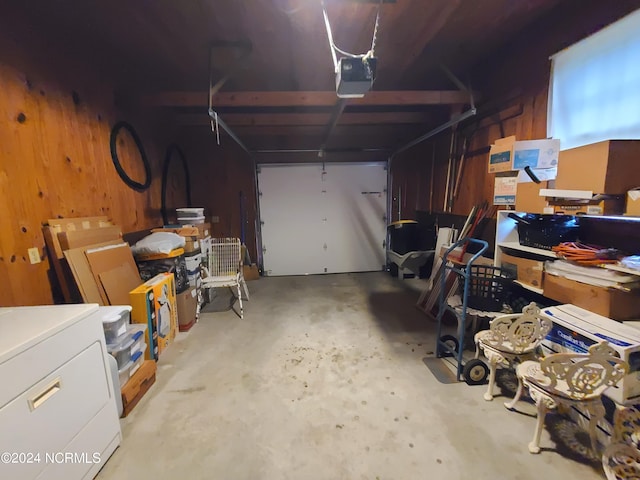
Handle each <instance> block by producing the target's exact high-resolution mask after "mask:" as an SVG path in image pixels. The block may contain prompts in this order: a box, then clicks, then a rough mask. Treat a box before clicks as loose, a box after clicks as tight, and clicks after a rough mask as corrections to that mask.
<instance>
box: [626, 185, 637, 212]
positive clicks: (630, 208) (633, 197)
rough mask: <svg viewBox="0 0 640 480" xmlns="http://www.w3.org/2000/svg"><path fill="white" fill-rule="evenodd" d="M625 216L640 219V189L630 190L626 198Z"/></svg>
mask: <svg viewBox="0 0 640 480" xmlns="http://www.w3.org/2000/svg"><path fill="white" fill-rule="evenodd" d="M626 199H627V201H626V207H625V210H624V214H625V215H631V216H633V217H640V189H638V190H629V191H628V192H627V197H626Z"/></svg>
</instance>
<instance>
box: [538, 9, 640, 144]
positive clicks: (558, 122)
mask: <svg viewBox="0 0 640 480" xmlns="http://www.w3.org/2000/svg"><path fill="white" fill-rule="evenodd" d="M547 135H548V136H549V137H552V138H558V139H560V147H561V150H566V149H569V148H574V147H579V146H581V145H587V144H590V143H595V142H600V141H602V140H614V139H615V140H629V139H640V10H636V11H635V12H633V13H631V14H629V15H627V16H626V17H624V18H622V19H621V20H619V21H617V22H615V23H613V24H611V25H609V26H608V27H606V28H604V29H603V30H601V31H599V32H597V33H595V34H594V35H591V36H590V37H587V38H585V39H584V40H581V41H580V42H578V43H576V44H574V45H572V46H571V47H569V48H567V49H565V50H562V51H561V52H558V53H557V54H555V55H554V56H553V57H551V81H550V84H549V106H548V110H547Z"/></svg>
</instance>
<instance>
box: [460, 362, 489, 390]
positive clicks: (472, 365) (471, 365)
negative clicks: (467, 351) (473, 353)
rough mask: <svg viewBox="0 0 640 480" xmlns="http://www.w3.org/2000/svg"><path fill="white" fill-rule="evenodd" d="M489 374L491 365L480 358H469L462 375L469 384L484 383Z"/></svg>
mask: <svg viewBox="0 0 640 480" xmlns="http://www.w3.org/2000/svg"><path fill="white" fill-rule="evenodd" d="M488 376H489V367H487V364H486V363H484V362H483V361H482V360H480V359H479V358H474V359H472V360H469V361H468V362H466V363H465V364H464V368H463V369H462V377H463V378H464V381H465V382H467V384H468V385H482V384H483V383H484V382H485V380H486V379H487V377H488Z"/></svg>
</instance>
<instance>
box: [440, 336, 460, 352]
mask: <svg viewBox="0 0 640 480" xmlns="http://www.w3.org/2000/svg"><path fill="white" fill-rule="evenodd" d="M440 342H441V343H444V344H445V345H446V346H447V347H449V348H450V349H451V351H450V352H447V351H445V352H443V354H442V356H443V357H453V356H454V353H458V349H459V348H460V344H459V343H458V339H457V338H456V337H454V336H453V335H442V336H441V337H440Z"/></svg>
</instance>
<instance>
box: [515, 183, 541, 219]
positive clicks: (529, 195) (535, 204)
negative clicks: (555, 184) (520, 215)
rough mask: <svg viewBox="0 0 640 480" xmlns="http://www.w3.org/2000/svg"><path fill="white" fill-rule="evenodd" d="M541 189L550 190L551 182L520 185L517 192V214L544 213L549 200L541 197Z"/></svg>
mask: <svg viewBox="0 0 640 480" xmlns="http://www.w3.org/2000/svg"><path fill="white" fill-rule="evenodd" d="M541 188H549V182H540V183H533V182H528V183H519V184H518V190H517V192H516V212H526V213H544V209H545V207H546V206H547V199H546V198H545V197H541V196H540V189H541Z"/></svg>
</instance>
